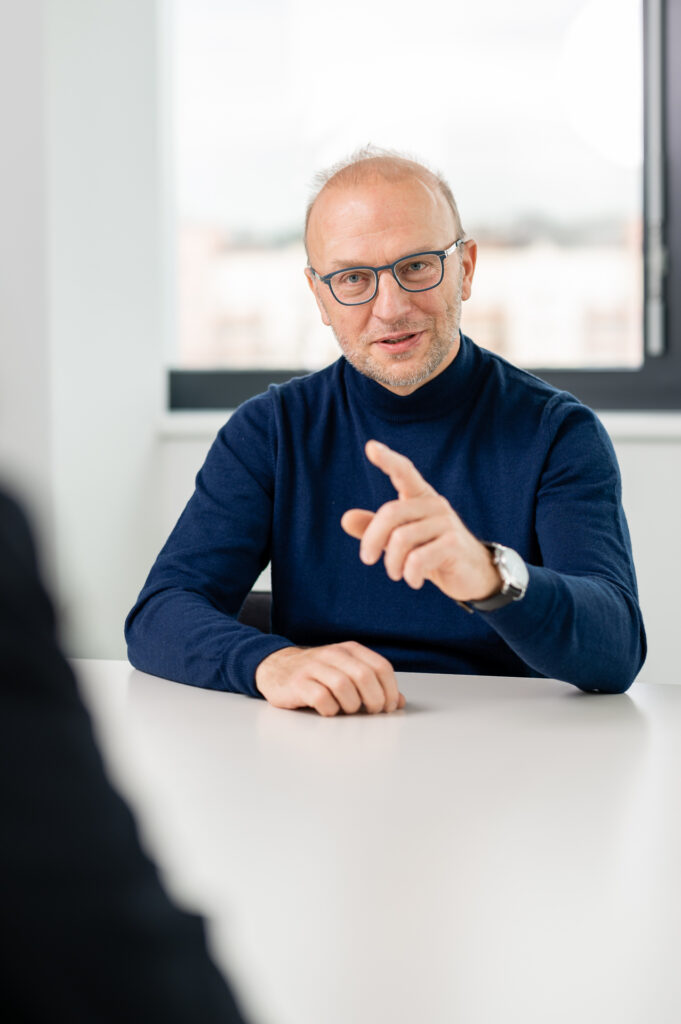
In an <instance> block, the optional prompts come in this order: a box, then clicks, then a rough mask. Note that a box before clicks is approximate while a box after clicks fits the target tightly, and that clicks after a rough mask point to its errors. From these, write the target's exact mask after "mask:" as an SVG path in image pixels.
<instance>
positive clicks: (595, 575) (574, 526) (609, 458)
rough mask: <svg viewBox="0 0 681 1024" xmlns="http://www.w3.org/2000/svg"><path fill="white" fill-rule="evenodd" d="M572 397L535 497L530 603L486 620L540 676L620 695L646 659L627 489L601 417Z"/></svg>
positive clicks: (551, 418) (555, 406)
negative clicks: (624, 498) (535, 552)
mask: <svg viewBox="0 0 681 1024" xmlns="http://www.w3.org/2000/svg"><path fill="white" fill-rule="evenodd" d="M563 399H564V396H557V397H556V399H555V400H553V401H552V402H551V403H549V406H548V407H547V410H546V412H545V415H544V419H543V425H542V426H543V429H544V430H545V432H546V435H547V452H548V454H547V457H546V460H545V464H544V467H543V471H542V474H541V480H540V484H539V488H538V492H537V501H536V512H535V531H536V539H537V543H538V547H539V551H540V555H541V557H540V559H539V560H538V561H539V562H540V564H536V565H529V566H528V568H529V573H530V581H529V585H528V588H527V592H526V595H525V597H524V599H523V600H522V601H519V602H517V603H514V604H510V605H506V606H505V607H504V608H500V609H498V610H497V611H495V612H487V613H482V614H484V617H485V619H486V620H487V621H488V623H489V624H490V625H492V626H493V627H494V629H495V630H496V631H497V632H498V633H499V635H500V636H501V637H502V638H503V639H504V640H505V641H506V643H507V644H508V645H509V646H510V647H511V648H512V650H513V651H515V653H516V654H518V655H519V656H520V657H521V658H522V659H523V661H525V662H526V664H528V665H529V666H530V667H531V668H532V669H533V670H534V671H536V672H537V673H539V674H540V675H543V676H547V677H551V678H554V679H562V680H564V681H566V682H569V683H573V684H574V685H575V686H577V687H579V688H580V689H582V690H591V691H602V692H608V693H622V692H624V691H625V690H626V689H627V688H628V687H629V686H630V685H631V683H632V682H633V680H634V678H635V677H636V674H637V673H638V671H639V670H640V668H641V666H642V664H643V661H644V659H645V654H646V639H645V631H644V627H643V619H642V616H641V611H640V608H639V604H638V594H637V586H636V576H635V571H634V565H633V558H632V552H631V542H630V539H629V531H628V528H627V523H626V519H625V516H624V511H623V509H622V502H621V481H620V474H619V468H618V465H617V458H616V456H615V452H614V449H613V447H612V443H611V441H610V438H609V437H608V435H607V433H606V431H605V429H604V428H603V426H602V424H601V423H600V421H599V420H598V419H597V417H596V416H595V415H594V414H593V413H592V412H591V411H590V410H589V409H587V408H586V407H584V406H581V405H579V404H578V403H576V402H575V403H574V404H573V403H570V404H569V406H568V409H567V412H566V408H565V402H564V400H563Z"/></svg>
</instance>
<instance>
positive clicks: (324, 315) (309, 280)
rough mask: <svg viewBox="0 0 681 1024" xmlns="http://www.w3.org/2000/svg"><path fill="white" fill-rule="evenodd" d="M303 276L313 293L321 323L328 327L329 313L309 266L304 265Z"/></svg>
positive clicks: (329, 323) (329, 322)
mask: <svg viewBox="0 0 681 1024" xmlns="http://www.w3.org/2000/svg"><path fill="white" fill-rule="evenodd" d="M305 277H306V278H307V283H308V285H309V286H310V290H311V291H312V294H313V295H314V300H315V302H316V303H317V309H318V310H319V312H320V314H321V318H322V323H324V324H326V326H327V327H330V326H331V321H330V320H329V314H328V313H327V312H326V308H325V306H324V303H323V302H322V300H321V298H320V296H319V285H318V283H317V279H316V278H315V276H314V274H313V273H312V271H311V270H310V268H309V267H305Z"/></svg>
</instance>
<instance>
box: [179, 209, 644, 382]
mask: <svg viewBox="0 0 681 1024" xmlns="http://www.w3.org/2000/svg"><path fill="white" fill-rule="evenodd" d="M468 235H469V237H473V238H475V239H476V241H477V242H478V265H477V269H476V274H475V281H474V288H473V295H472V297H471V299H470V300H469V301H468V302H466V303H464V306H463V313H462V321H461V326H462V329H463V330H464V331H465V332H466V334H469V335H470V336H471V337H472V338H473V339H474V340H475V341H477V342H478V344H480V345H482V346H483V347H485V348H489V349H491V350H492V351H494V352H497V353H499V354H500V355H503V356H504V357H505V358H507V359H509V360H510V361H511V362H513V363H516V364H517V365H519V366H523V367H527V368H532V367H544V368H548V367H553V368H570V367H586V368H593V369H597V368H631V369H635V368H636V367H638V366H640V365H641V364H642V362H643V330H642V302H643V256H642V225H641V223H640V221H637V222H629V223H626V224H625V223H622V222H615V221H604V222H602V223H598V222H594V221H590V222H587V223H581V224H574V225H572V226H571V227H570V228H569V229H567V228H565V227H564V226H561V225H558V224H555V223H550V222H548V221H542V220H538V219H537V220H529V219H525V220H524V221H522V222H519V223H518V224H517V225H515V226H512V227H509V228H508V229H506V230H504V231H491V230H489V229H486V228H482V227H480V228H479V229H478V230H477V231H476V230H475V229H473V230H469V232H468ZM305 263H306V260H305V252H304V249H303V244H302V241H301V239H300V238H299V237H295V236H294V237H281V238H277V239H266V240H254V239H247V238H243V237H241V238H239V237H230V235H229V234H228V233H226V232H224V231H221V230H218V229H216V228H211V227H201V226H197V225H194V226H190V225H187V224H185V225H183V226H182V228H181V230H180V232H179V251H178V268H177V269H178V274H177V277H178V292H177V294H178V301H179V309H178V311H177V314H178V337H177V348H176V355H175V358H174V363H175V365H176V366H177V367H179V368H182V369H199V368H201V369H209V368H210V369H220V368H230V369H245V368H249V369H258V368H262V369H286V368H295V369H310V370H313V369H318V368H320V367H322V366H325V365H327V364H328V363H330V362H332V361H333V360H335V359H336V358H337V357H338V354H339V350H338V346H337V343H336V341H335V338H334V336H333V334H332V332H331V330H330V328H327V327H325V326H324V325H323V324H322V323H321V320H320V318H319V314H318V311H317V307H316V304H315V302H314V300H313V298H312V295H311V294H310V292H309V288H308V285H307V282H306V280H305V277H304V275H303V269H304V267H305Z"/></svg>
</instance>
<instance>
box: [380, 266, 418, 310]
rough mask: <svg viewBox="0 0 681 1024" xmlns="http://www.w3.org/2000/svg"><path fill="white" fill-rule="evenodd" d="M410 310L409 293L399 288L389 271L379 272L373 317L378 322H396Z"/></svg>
mask: <svg viewBox="0 0 681 1024" xmlns="http://www.w3.org/2000/svg"><path fill="white" fill-rule="evenodd" d="M412 308H413V307H412V297H411V293H410V292H407V291H405V290H404V288H400V286H399V284H398V283H397V281H396V280H395V278H394V277H393V275H392V274H391V273H390V271H389V270H383V271H381V273H380V274H379V275H378V291H377V292H376V295H375V297H374V300H373V305H372V313H373V314H374V316H377V317H378V318H379V320H398V319H399V318H400V317H401V316H404V315H405V314H406V313H407V312H408V311H410V310H411V309H412Z"/></svg>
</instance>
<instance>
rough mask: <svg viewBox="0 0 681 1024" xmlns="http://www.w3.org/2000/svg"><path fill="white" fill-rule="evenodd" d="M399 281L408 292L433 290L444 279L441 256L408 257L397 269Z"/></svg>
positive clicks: (428, 254) (430, 254) (426, 254)
mask: <svg viewBox="0 0 681 1024" xmlns="http://www.w3.org/2000/svg"><path fill="white" fill-rule="evenodd" d="M395 274H396V276H397V279H398V281H399V282H400V284H401V285H402V287H403V288H406V289H407V291H412V292H417V291H420V290H421V289H422V288H433V287H434V286H435V285H436V284H439V283H440V281H441V279H442V261H441V260H440V257H439V256H433V254H432V253H425V254H423V255H421V256H408V257H407V258H406V259H404V260H402V261H401V262H400V263H398V264H397V266H396V267H395Z"/></svg>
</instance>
